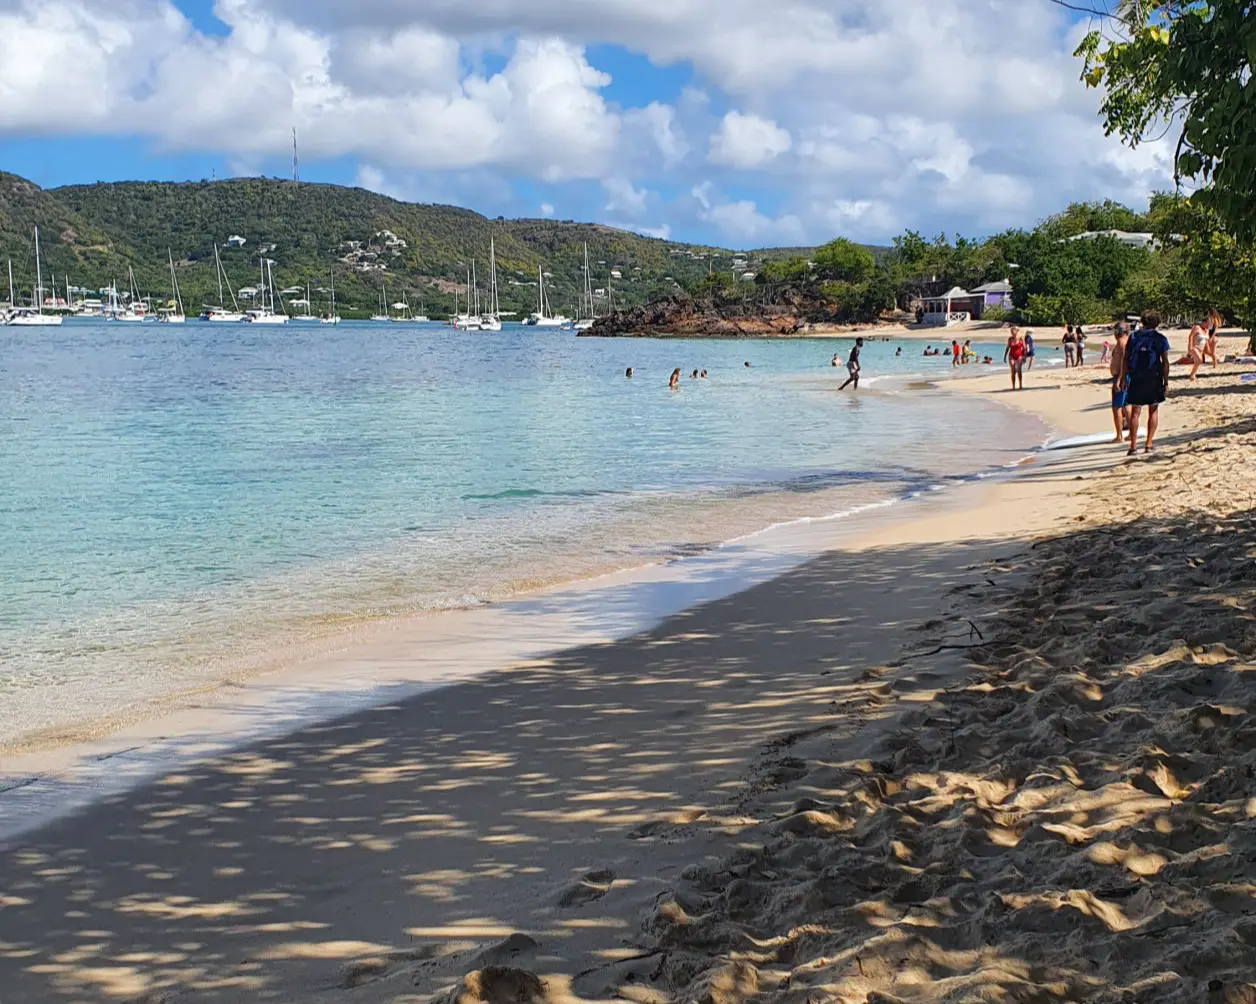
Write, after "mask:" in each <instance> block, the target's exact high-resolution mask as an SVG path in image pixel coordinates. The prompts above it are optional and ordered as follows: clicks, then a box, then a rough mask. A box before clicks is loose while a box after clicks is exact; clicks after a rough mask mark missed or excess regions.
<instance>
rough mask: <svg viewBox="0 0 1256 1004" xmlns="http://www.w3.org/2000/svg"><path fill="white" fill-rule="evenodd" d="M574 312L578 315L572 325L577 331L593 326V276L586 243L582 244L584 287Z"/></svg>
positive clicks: (586, 329)
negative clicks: (590, 270)
mask: <svg viewBox="0 0 1256 1004" xmlns="http://www.w3.org/2000/svg"><path fill="white" fill-rule="evenodd" d="M586 310H587V311H588V313H587V314H586V313H585V311H586ZM576 314H577V315H578V316H577V318H576V323H575V324H574V325H572V327H574V328H575V329H576V330H577V331H588V330H589V329H590V328H591V327H593V320H594V318H593V276H592V274H591V273H590V272H589V245H588V244H587V243H586V244H585V246H584V289H583V290H582V291H581V293H580V306H579V307H578V308H577V309H576Z"/></svg>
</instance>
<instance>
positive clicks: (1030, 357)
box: [1025, 328, 1034, 370]
mask: <svg viewBox="0 0 1256 1004" xmlns="http://www.w3.org/2000/svg"><path fill="white" fill-rule="evenodd" d="M1033 368H1034V329H1033V328H1030V329H1029V330H1028V331H1026V332H1025V369H1027V370H1031V369H1033Z"/></svg>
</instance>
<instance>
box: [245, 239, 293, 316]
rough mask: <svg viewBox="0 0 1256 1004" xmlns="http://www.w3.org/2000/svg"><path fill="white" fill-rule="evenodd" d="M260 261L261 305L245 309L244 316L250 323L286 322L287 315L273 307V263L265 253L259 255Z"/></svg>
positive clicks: (274, 304) (274, 305)
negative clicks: (248, 309)
mask: <svg viewBox="0 0 1256 1004" xmlns="http://www.w3.org/2000/svg"><path fill="white" fill-rule="evenodd" d="M261 263H262V265H261V270H262V290H261V292H262V305H261V306H260V307H255V308H254V309H252V310H250V311H247V312H246V314H245V317H246V319H247V320H248V322H249V323H250V324H287V323H288V315H287V314H285V313H282V312H281V311H278V310H276V309H275V307H276V303H275V270H274V264H275V263H274V262H272V261H271V260H270V259H269V258H267V257H266V256H265V255H262V256H261Z"/></svg>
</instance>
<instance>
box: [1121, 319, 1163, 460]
mask: <svg viewBox="0 0 1256 1004" xmlns="http://www.w3.org/2000/svg"><path fill="white" fill-rule="evenodd" d="M1159 327H1160V312H1159V311H1157V310H1147V311H1144V312H1143V326H1142V327H1141V328H1140V329H1139V330H1138V333H1137V334H1134V335H1131V336H1130V339H1129V341H1128V342H1127V343H1126V345H1125V351H1124V352H1123V353H1121V373H1120V376H1119V377H1118V379H1117V382H1118V383H1123V382H1125V381H1126V380H1128V388H1127V390H1126V400H1127V401H1128V402H1129V406H1130V439H1129V442H1130V448H1129V456H1131V457H1132V456H1133V455H1134V450H1135V445H1136V442H1135V441H1136V440H1137V439H1138V420H1139V418H1140V416H1141V415H1142V410H1143V408H1146V409H1147V442H1146V444H1145V445H1144V447H1143V452H1144V453H1150V452H1151V450H1152V440H1154V439H1155V438H1156V428H1157V427H1158V426H1159V424H1160V405H1161V404H1162V403H1163V402H1164V399H1165V396H1166V394H1167V393H1168V390H1169V340H1168V339H1167V338H1165V337H1164V335H1162V334H1161V333H1160V332H1159V331H1158V330H1156V329H1157V328H1159Z"/></svg>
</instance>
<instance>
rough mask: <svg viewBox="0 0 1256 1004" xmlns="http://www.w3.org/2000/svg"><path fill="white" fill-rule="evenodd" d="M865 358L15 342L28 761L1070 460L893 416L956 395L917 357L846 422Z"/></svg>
mask: <svg viewBox="0 0 1256 1004" xmlns="http://www.w3.org/2000/svg"><path fill="white" fill-rule="evenodd" d="M849 345H850V342H849V340H848V339H847V340H832V341H830V340H805V341H804V340H799V341H752V342H731V341H703V342H696V341H685V342H676V341H656V340H635V339H634V340H602V339H577V338H575V337H573V336H572V335H571V334H570V333H562V332H543V331H536V330H534V329H524V328H521V327H511V326H508V327H507V328H506V330H504V331H503V332H501V333H500V334H480V333H470V334H468V333H455V332H452V331H450V330H448V329H445V328H442V327H439V326H426V325H424V326H417V325H415V326H398V325H394V326H389V327H385V326H380V325H355V324H344V325H341V326H340V327H338V328H325V327H310V328H303V327H296V326H292V327H289V328H286V329H277V328H275V329H258V328H251V327H249V326H247V325H245V326H219V325H197V324H188V325H187V326H186V327H182V328H175V327H165V326H143V327H141V326H130V325H105V324H93V323H86V322H80V323H67V324H66V325H64V326H63V327H61V328H59V329H14V328H7V329H0V470H3V471H4V472H5V478H4V480H5V483H4V491H3V493H2V495H0V696H3V697H4V700H3V701H0V743H4V742H6V741H10V742H11V741H12V740H14V738H15V737H17V736H19V735H24V734H29V733H32V732H34V731H35V730H40V729H55V728H58V727H61V726H64V725H66V724H67V723H71V722H75V721H80V720H83V719H85V718H89V717H91V716H92V715H94V714H99V713H102V712H104V711H106V710H109V709H114V708H120V707H122V706H124V705H126V704H127V703H128V702H130V703H134V702H136V701H141V700H145V699H150V698H154V697H160V696H163V695H165V694H170V693H173V692H177V691H179V690H181V689H187V688H190V687H194V686H199V685H202V684H204V683H205V682H207V681H211V680H217V679H221V678H222V676H223V674H227V673H234V672H246V671H249V670H251V669H257V668H261V667H264V666H269V665H274V664H276V663H277V662H278V661H282V655H283V653H284V652H289V651H294V650H295V647H299V646H300V645H301V644H302V643H304V642H305V641H307V640H309V639H310V638H315V637H322V636H326V635H328V634H330V633H334V632H336V631H339V630H343V628H344V627H345V626H346V625H353V624H359V623H362V622H364V621H369V620H371V619H373V618H378V617H387V616H396V615H401V614H408V613H413V612H416V611H427V610H434V609H440V608H442V607H448V606H455V605H464V604H467V603H475V602H481V601H485V600H492V599H495V598H499V597H502V596H506V595H509V594H511V593H512V592H515V591H518V590H520V589H526V588H530V587H535V586H539V585H544V584H547V583H552V582H558V581H564V580H568V579H572V578H578V577H582V576H587V575H591V574H596V573H600V572H604V571H608V570H611V569H616V568H623V567H627V566H631V565H636V564H641V563H644V562H647V561H654V560H659V559H660V558H666V557H671V556H676V555H681V554H684V553H688V552H690V551H692V550H693V549H695V548H700V547H705V546H708V545H711V544H713V543H717V542H719V541H721V540H726V539H729V538H732V537H735V536H738V535H742V534H745V533H748V532H752V531H755V530H757V529H760V528H762V527H764V526H767V525H769V524H772V523H776V522H781V521H784V520H791V519H797V518H801V517H815V516H829V515H832V514H835V513H840V512H844V511H847V510H850V509H852V508H856V507H858V506H861V505H865V504H868V503H870V502H874V501H877V500H880V499H884V498H887V497H889V496H892V495H896V494H900V493H903V492H906V491H918V490H922V489H924V488H927V487H929V486H931V485H934V484H937V483H939V482H940V481H944V480H945V479H947V478H950V477H955V476H958V475H964V474H970V473H972V472H974V471H978V470H982V469H986V468H991V467H994V466H998V465H1001V464H1006V463H1008V462H1010V461H1012V460H1015V459H1016V457H1018V456H1020V455H1023V454H1024V453H1025V452H1026V449H1027V448H1029V447H1030V446H1032V445H1034V444H1035V441H1036V440H1037V439H1039V438H1041V436H1040V430H1039V429H1038V428H1037V426H1036V425H1034V424H1033V423H1030V422H1028V421H1021V422H1020V424H1019V425H1016V426H1015V427H1014V431H1013V432H1011V433H1009V431H1008V430H1009V428H1012V426H1009V422H1012V421H1013V420H1012V419H1010V418H1009V417H1008V415H1007V414H1006V413H1004V412H1003V411H1001V410H997V409H994V408H993V407H991V406H990V405H988V404H985V403H982V402H979V401H975V400H968V399H956V398H954V397H952V396H950V395H944V394H938V393H919V392H916V393H909V392H900V393H893V392H891V391H890V390H883V389H881V388H883V387H886V388H892V386H893V385H892V383H886V382H885V381H886V378H887V377H892V376H896V375H897V376H900V377H901V376H904V375H907V374H913V373H914V374H926V373H938V374H943V373H949V372H950V366H949V360H946V359H922V358H920V356H919V351H920V346H919V345H917V344H915V343H903V346H904V348H903V351H904V355H903V356H901V357H895V355H894V348H895V346H894V345H893V344H890V343H871V344H869V345H868V346H867V347H866V349H865V352H864V363H865V373H866V375H867V377H868V378H869V380H870V381H871V382H866V386H865V387H864V388H863V389H861V390H860V391H859V393H858V394H852V393H850V392H847V393H846V394H839V393H837V390H836V387H837V383H838V382H840V379H842V378H844V376H845V371H844V370H841V369H834V368H833V367H831V366H830V365H829V359H830V357H831V356H832V354H833V353H834V352H837V351H840V352H842V353H843V357H844V355H845V352H846V351H848V348H849ZM747 361H748V362H750V363H751V364H752V365H751V367H749V368H747V367H745V366H744V365H743V363H744V362H747ZM628 366H632V367H633V368H634V370H635V376H634V377H633V378H632V379H631V380H628V379H625V377H624V370H625V368H626V367H628ZM674 366H679V367H681V369H682V371H683V372H684V374H685V379H683V380H682V383H681V387H680V389H679V391H674V392H673V391H669V390H668V389H667V380H668V376H669V374H670V372H671V370H672V368H673V367H674ZM695 367H699V368H705V369H707V370H708V371H709V378H708V379H706V380H692V379H689V378H688V373H689V372H690V371H691V370H692V369H694V368H695ZM956 428H962V429H963V430H964V433H963V435H959V436H956V435H954V434H953V431H950V430H954V429H956ZM940 446H944V447H945V448H941V449H940V448H939V447H940Z"/></svg>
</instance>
